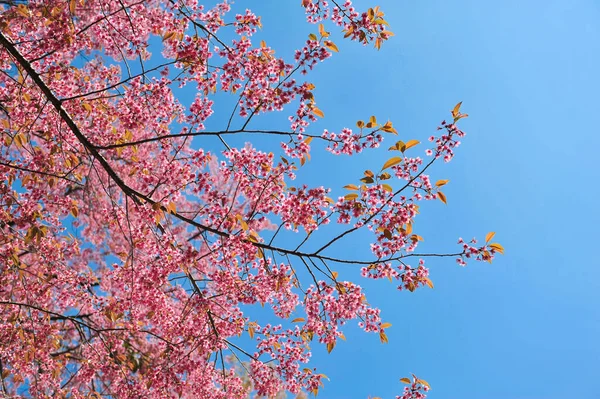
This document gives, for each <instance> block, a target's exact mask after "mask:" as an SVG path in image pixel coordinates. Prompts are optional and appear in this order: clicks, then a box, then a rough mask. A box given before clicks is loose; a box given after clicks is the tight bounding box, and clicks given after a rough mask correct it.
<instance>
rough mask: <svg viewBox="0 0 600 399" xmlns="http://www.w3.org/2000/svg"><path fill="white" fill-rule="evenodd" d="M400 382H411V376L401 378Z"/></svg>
mask: <svg viewBox="0 0 600 399" xmlns="http://www.w3.org/2000/svg"><path fill="white" fill-rule="evenodd" d="M400 382H403V383H405V384H410V379H409V378H406V377H404V378H400Z"/></svg>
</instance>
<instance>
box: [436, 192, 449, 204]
mask: <svg viewBox="0 0 600 399" xmlns="http://www.w3.org/2000/svg"><path fill="white" fill-rule="evenodd" d="M437 196H438V198H439V199H440V201H442V202H443V203H444V204H446V205H447V204H448V202H446V195H445V194H444V193H443V192H441V191H438V193H437Z"/></svg>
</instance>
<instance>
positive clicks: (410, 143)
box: [402, 140, 420, 152]
mask: <svg viewBox="0 0 600 399" xmlns="http://www.w3.org/2000/svg"><path fill="white" fill-rule="evenodd" d="M419 143H420V141H418V140H409V141H407V142H406V144H404V149H403V150H402V152H404V151H406V150H408V149H409V148H412V147H414V146H416V145H417V144H419Z"/></svg>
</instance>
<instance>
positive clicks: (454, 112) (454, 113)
mask: <svg viewBox="0 0 600 399" xmlns="http://www.w3.org/2000/svg"><path fill="white" fill-rule="evenodd" d="M461 105H462V101H461V102H459V103H458V104H456V105H455V106H454V108H453V109H452V117H454V118H456V117H457V116H458V115H459V113H460V106H461Z"/></svg>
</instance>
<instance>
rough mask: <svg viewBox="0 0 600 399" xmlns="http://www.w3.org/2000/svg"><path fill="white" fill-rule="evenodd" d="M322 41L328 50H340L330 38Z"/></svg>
mask: <svg viewBox="0 0 600 399" xmlns="http://www.w3.org/2000/svg"><path fill="white" fill-rule="evenodd" d="M323 43H324V44H325V47H327V48H328V49H329V50H331V51H335V52H336V53H339V52H340V50H339V49H338V47H337V46H336V45H335V43H334V42H332V41H331V40H325V41H324V42H323Z"/></svg>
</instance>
